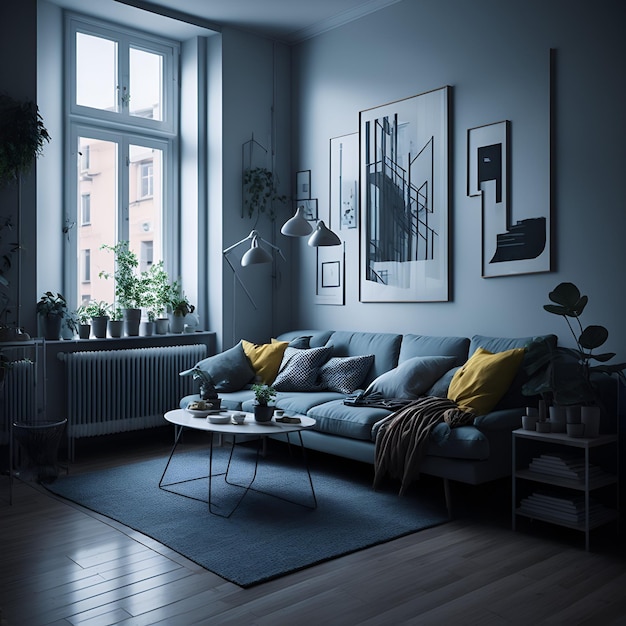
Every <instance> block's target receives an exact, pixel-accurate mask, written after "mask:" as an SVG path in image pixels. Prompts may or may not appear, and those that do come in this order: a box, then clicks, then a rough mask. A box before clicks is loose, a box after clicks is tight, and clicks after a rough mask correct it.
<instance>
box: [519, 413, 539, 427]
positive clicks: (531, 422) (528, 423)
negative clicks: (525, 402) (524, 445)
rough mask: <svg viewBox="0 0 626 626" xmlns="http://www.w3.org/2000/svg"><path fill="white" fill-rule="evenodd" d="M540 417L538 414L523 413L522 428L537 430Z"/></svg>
mask: <svg viewBox="0 0 626 626" xmlns="http://www.w3.org/2000/svg"><path fill="white" fill-rule="evenodd" d="M538 419H539V418H538V416H537V415H522V428H523V429H524V430H535V425H536V424H537V420H538Z"/></svg>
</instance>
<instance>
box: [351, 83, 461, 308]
mask: <svg viewBox="0 0 626 626" xmlns="http://www.w3.org/2000/svg"><path fill="white" fill-rule="evenodd" d="M449 92H450V87H442V88H440V89H435V90H433V91H429V92H426V93H423V94H420V95H417V96H413V97H411V98H406V99H404V100H399V101H396V102H392V103H390V104H386V105H383V106H379V107H376V108H372V109H367V110H364V111H361V112H360V114H359V147H360V193H359V200H360V207H361V208H360V226H361V228H360V283H359V287H360V300H361V302H429V301H430V302H435V301H440V302H441V301H447V300H448V298H449V280H448V265H449V249H448V224H449V207H448V204H449V197H448V195H449V193H448V188H449V180H448V177H449V173H448V172H449V129H448V101H449Z"/></svg>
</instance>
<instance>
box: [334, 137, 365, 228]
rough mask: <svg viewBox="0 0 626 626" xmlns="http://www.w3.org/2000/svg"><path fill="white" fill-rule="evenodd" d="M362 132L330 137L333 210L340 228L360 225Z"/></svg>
mask: <svg viewBox="0 0 626 626" xmlns="http://www.w3.org/2000/svg"><path fill="white" fill-rule="evenodd" d="M358 193H359V133H352V134H350V135H342V136H341V137H333V138H332V139H331V140H330V210H331V215H333V221H334V216H335V215H336V216H338V219H337V223H338V224H339V228H340V229H345V228H356V227H357V209H358V204H359V200H358Z"/></svg>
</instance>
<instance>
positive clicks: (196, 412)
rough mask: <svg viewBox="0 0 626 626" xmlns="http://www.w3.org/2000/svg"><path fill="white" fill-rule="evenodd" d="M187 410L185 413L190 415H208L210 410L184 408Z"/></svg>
mask: <svg viewBox="0 0 626 626" xmlns="http://www.w3.org/2000/svg"><path fill="white" fill-rule="evenodd" d="M185 410H186V411H187V413H189V414H190V415H191V416H192V417H199V418H201V417H206V416H207V415H209V413H211V411H210V410H207V409H203V410H200V409H185Z"/></svg>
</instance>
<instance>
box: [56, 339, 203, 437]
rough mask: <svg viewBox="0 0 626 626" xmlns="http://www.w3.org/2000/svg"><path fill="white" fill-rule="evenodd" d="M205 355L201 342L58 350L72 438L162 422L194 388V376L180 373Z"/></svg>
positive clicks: (160, 424) (141, 427)
mask: <svg viewBox="0 0 626 626" xmlns="http://www.w3.org/2000/svg"><path fill="white" fill-rule="evenodd" d="M206 356H207V346H206V345H205V344H191V345H182V346H170V347H165V348H133V349H128V350H94V351H89V352H68V353H60V354H59V355H58V357H59V359H61V360H62V361H63V362H64V364H65V379H66V403H67V406H66V409H67V435H68V438H69V439H70V442H72V441H73V440H74V439H78V438H81V437H91V436H95V435H105V434H112V433H119V432H124V431H129V430H140V429H143V428H148V427H152V426H162V425H163V424H164V423H165V421H164V419H163V414H164V413H165V412H166V411H170V410H171V409H175V408H178V403H179V401H180V399H181V398H182V397H183V396H185V395H188V394H190V393H193V392H194V384H195V383H194V381H193V379H192V377H191V376H183V377H181V376H179V375H178V374H179V372H182V371H183V370H186V369H189V368H191V367H193V366H194V365H195V364H196V363H197V362H198V361H200V360H202V359H204V358H206Z"/></svg>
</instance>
